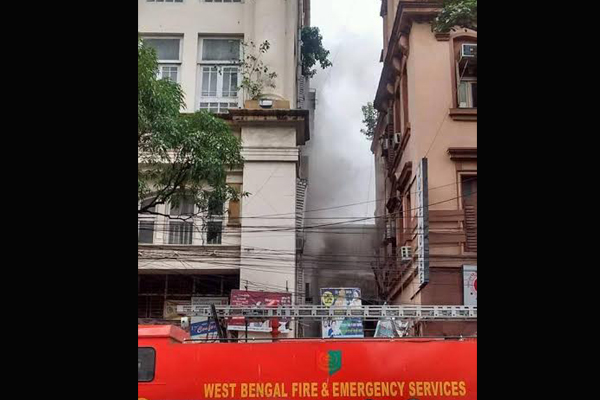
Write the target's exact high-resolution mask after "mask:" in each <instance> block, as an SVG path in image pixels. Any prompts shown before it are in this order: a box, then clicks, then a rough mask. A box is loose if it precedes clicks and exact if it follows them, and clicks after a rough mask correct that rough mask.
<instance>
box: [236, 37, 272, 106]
mask: <svg viewBox="0 0 600 400" xmlns="http://www.w3.org/2000/svg"><path fill="white" fill-rule="evenodd" d="M242 46H244V58H243V60H242V61H241V62H240V68H241V74H242V81H241V83H240V86H239V87H240V89H244V91H245V94H246V95H247V97H248V98H250V99H258V98H259V97H260V96H262V94H263V90H264V89H265V87H270V88H273V89H274V88H275V82H274V79H275V78H277V73H275V72H270V70H269V67H268V66H267V65H266V64H265V63H264V62H263V61H262V60H261V59H260V55H261V54H265V53H266V52H267V51H269V49H270V48H271V44H270V43H269V41H267V40H265V41H264V42H262V43H261V44H260V45H259V46H258V50H257V48H256V44H254V42H253V41H250V42H249V43H242ZM257 52H258V53H257ZM256 53H257V54H256Z"/></svg>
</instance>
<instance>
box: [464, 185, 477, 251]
mask: <svg viewBox="0 0 600 400" xmlns="http://www.w3.org/2000/svg"><path fill="white" fill-rule="evenodd" d="M461 191H462V203H463V209H464V212H465V223H464V228H465V234H466V236H467V241H466V243H465V251H469V252H477V175H463V176H462V177H461Z"/></svg>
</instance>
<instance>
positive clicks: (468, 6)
mask: <svg viewBox="0 0 600 400" xmlns="http://www.w3.org/2000/svg"><path fill="white" fill-rule="evenodd" d="M455 26H459V27H462V28H468V29H473V30H475V31H476V30H477V0H444V4H443V8H442V11H441V12H440V14H438V16H437V17H436V18H435V20H434V21H433V24H432V26H431V27H432V29H433V31H434V32H441V33H445V32H448V31H449V30H450V29H452V28H454V27H455Z"/></svg>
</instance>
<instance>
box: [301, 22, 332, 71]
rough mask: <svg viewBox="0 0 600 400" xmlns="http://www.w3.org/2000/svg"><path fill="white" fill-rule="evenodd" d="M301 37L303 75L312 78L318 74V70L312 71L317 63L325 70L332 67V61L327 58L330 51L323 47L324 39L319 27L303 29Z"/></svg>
mask: <svg viewBox="0 0 600 400" xmlns="http://www.w3.org/2000/svg"><path fill="white" fill-rule="evenodd" d="M301 37H302V49H301V53H302V75H304V76H306V77H307V78H312V77H313V76H314V75H315V74H316V73H317V70H316V69H312V67H314V66H315V64H316V63H317V61H318V62H319V64H320V65H321V68H323V69H325V68H327V67H331V65H332V64H331V61H329V59H328V58H327V57H328V56H329V50H325V48H324V47H323V37H322V36H321V33H320V32H319V28H317V27H313V26H305V27H304V28H302V34H301Z"/></svg>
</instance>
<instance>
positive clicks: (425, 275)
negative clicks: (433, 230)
mask: <svg viewBox="0 0 600 400" xmlns="http://www.w3.org/2000/svg"><path fill="white" fill-rule="evenodd" d="M416 186H417V187H416V198H417V201H416V204H417V209H416V216H417V248H416V253H417V273H418V275H419V287H423V286H425V285H427V283H428V282H429V189H428V187H429V183H428V179H427V158H422V159H421V162H420V163H419V167H418V168H417V179H416Z"/></svg>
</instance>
